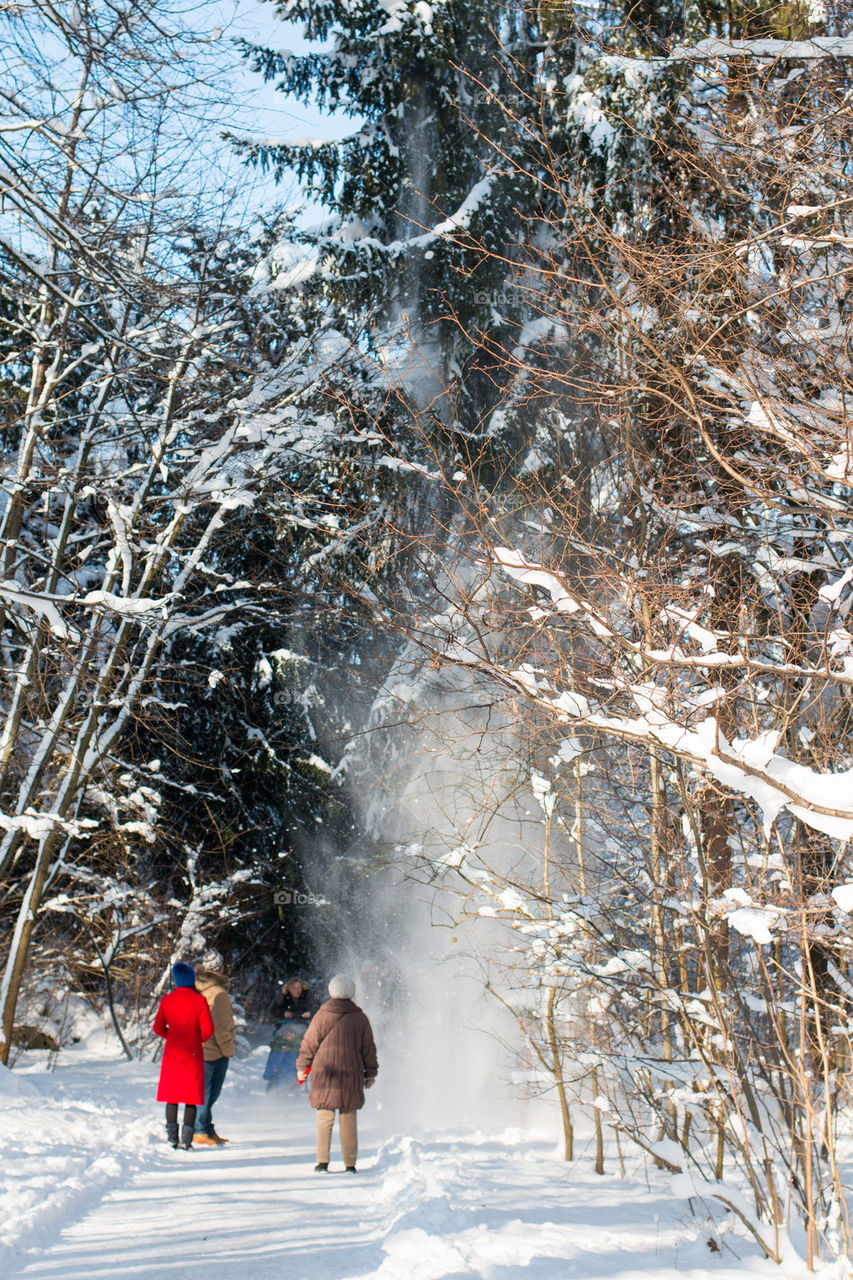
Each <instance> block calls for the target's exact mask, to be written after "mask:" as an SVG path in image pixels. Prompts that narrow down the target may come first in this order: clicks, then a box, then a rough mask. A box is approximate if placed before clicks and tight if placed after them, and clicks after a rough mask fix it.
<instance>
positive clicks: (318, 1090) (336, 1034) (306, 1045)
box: [296, 973, 379, 1173]
mask: <svg viewBox="0 0 853 1280" xmlns="http://www.w3.org/2000/svg"><path fill="white" fill-rule="evenodd" d="M329 995H330V997H331V999H329V1000H327V1001H326V1003H325V1004H324V1005H321V1006H320V1008H319V1009H318V1010H317V1012H316V1013H315V1014H314V1017H313V1018H312V1019H311V1024H310V1026H309V1027H308V1030H307V1031H306V1032H305V1037H304V1039H303V1041H302V1047H301V1049H300V1050H299V1057H298V1058H297V1059H296V1078H297V1080H298V1081H299V1083H300V1084H302V1082H303V1081H304V1080H305V1079H306V1077H307V1076H308V1073H309V1071H310V1072H311V1088H310V1090H309V1093H308V1101H309V1102H310V1103H311V1106H312V1107H314V1108H316V1111H317V1164H316V1165H315V1167H314V1171H315V1173H328V1172H329V1152H330V1150H331V1145H332V1129H333V1128H334V1124H335V1112H336V1111H337V1112H339V1114H340V1129H341V1154H342V1155H343V1158H344V1164H345V1165H346V1171H347V1173H355V1171H356V1170H355V1161H356V1157H357V1155H358V1130H357V1127H356V1112H358V1111H359V1109H360V1108H361V1107H363V1106H364V1091H365V1089H369V1088H370V1086H371V1085H372V1084H373V1082H374V1080H375V1079H376V1073H377V1071H378V1070H379V1064H378V1063H377V1060H376V1045H375V1044H374V1042H373V1032H372V1031H371V1029H370V1023H369V1022H368V1020H367V1014H366V1013H363V1012H362V1010H361V1009H359V1007H358V1005H357V1004H354V1003H353V996H354V995H355V983H354V982H353V981H352V979H351V978H346V977H344V975H343V974H342V973H339V974H336V976H335V977H334V978H332V981H331V982H330V983H329Z"/></svg>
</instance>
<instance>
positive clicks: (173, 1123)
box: [166, 1120, 180, 1150]
mask: <svg viewBox="0 0 853 1280" xmlns="http://www.w3.org/2000/svg"><path fill="white" fill-rule="evenodd" d="M166 1141H167V1142H168V1144H169V1146H170V1147H174V1148H175V1149H176V1150H177V1148H178V1147H179V1146H180V1143H179V1142H178V1122H177V1120H167V1121H166Z"/></svg>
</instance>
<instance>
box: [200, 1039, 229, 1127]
mask: <svg viewBox="0 0 853 1280" xmlns="http://www.w3.org/2000/svg"><path fill="white" fill-rule="evenodd" d="M227 1070H228V1059H227V1058H214V1060H213V1062H205V1064H204V1103H203V1105H202V1106H200V1107H199V1109H198V1111H197V1112H196V1117H195V1131H196V1133H206V1134H208V1136H212V1135H213V1134H214V1133H215V1132H216V1130H215V1129H214V1127H213V1115H212V1114H211V1113H212V1111H213V1104H214V1102H215V1101H216V1099H217V1098H218V1097H219V1095H220V1093H221V1092H222V1086H223V1084H224V1083H225V1072H226V1071H227Z"/></svg>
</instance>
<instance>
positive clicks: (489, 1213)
mask: <svg viewBox="0 0 853 1280" xmlns="http://www.w3.org/2000/svg"><path fill="white" fill-rule="evenodd" d="M264 1056H265V1051H263V1050H258V1051H256V1053H255V1054H253V1055H252V1057H251V1058H249V1059H247V1060H246V1061H244V1062H238V1063H233V1064H232V1069H231V1071H230V1072H229V1077H228V1079H227V1081H226V1085H225V1090H224V1092H223V1095H222V1098H221V1100H220V1102H219V1104H218V1105H217V1109H216V1116H217V1125H218V1126H219V1128H220V1130H221V1132H222V1133H223V1134H224V1135H225V1136H227V1137H229V1138H230V1139H231V1141H230V1142H229V1144H228V1146H226V1147H222V1148H219V1149H217V1150H205V1149H202V1150H195V1151H192V1152H183V1151H172V1150H171V1149H170V1148H169V1147H167V1146H166V1145H165V1143H164V1141H163V1138H162V1123H161V1115H160V1112H161V1108H160V1107H159V1106H158V1105H157V1104H156V1103H155V1102H154V1101H153V1098H154V1093H155V1087H156V1076H157V1069H156V1067H154V1066H153V1065H152V1064H150V1063H143V1064H140V1063H127V1062H123V1061H116V1060H113V1061H110V1060H105V1059H104V1058H100V1059H98V1058H92V1057H91V1056H90V1057H89V1058H88V1060H87V1056H86V1054H85V1053H83V1052H71V1053H64V1054H63V1055H62V1058H61V1059H60V1062H59V1065H58V1066H57V1068H56V1070H55V1071H53V1072H51V1073H48V1072H47V1071H45V1069H44V1067H43V1066H42V1065H41V1064H40V1063H38V1062H37V1061H36V1060H37V1059H40V1058H41V1059H43V1058H46V1055H36V1054H31V1055H29V1062H30V1065H28V1066H26V1067H24V1068H23V1069H22V1070H21V1071H20V1072H18V1071H16V1072H15V1073H14V1074H13V1075H11V1076H10V1075H9V1073H7V1072H5V1071H4V1070H0V1141H1V1142H2V1152H3V1154H2V1159H0V1275H2V1276H3V1277H4V1280H17V1278H18V1277H21V1278H23V1277H26V1280H84V1277H85V1280H114V1278H115V1277H119V1276H121V1277H128V1278H130V1277H137V1278H139V1280H178V1278H180V1280H185V1278H186V1280H235V1277H237V1278H239V1280H357V1278H360V1277H372V1276H375V1277H379V1278H380V1280H450V1277H453V1278H454V1280H459V1278H460V1277H465V1276H480V1277H484V1278H486V1280H504V1278H505V1277H510V1276H519V1277H520V1276H523V1277H526V1278H527V1277H529V1280H546V1278H547V1280H586V1278H587V1277H588V1278H589V1280H593V1278H595V1280H676V1277H690V1278H691V1280H708V1278H710V1277H716V1278H717V1280H746V1278H747V1277H751V1278H755V1277H770V1276H773V1277H776V1278H779V1277H784V1280H793V1278H795V1277H796V1278H797V1280H798V1278H799V1277H800V1276H801V1275H805V1274H806V1273H805V1269H804V1268H803V1267H801V1266H800V1265H799V1264H798V1263H797V1262H796V1261H795V1262H793V1263H791V1264H787V1265H785V1266H784V1267H781V1268H779V1267H776V1266H774V1265H772V1264H771V1263H769V1262H767V1261H766V1260H764V1259H763V1258H761V1257H760V1256H759V1254H758V1250H757V1248H756V1247H755V1245H754V1244H753V1243H752V1242H750V1241H747V1240H743V1239H739V1238H737V1237H734V1236H730V1235H726V1236H724V1237H720V1235H719V1233H718V1232H715V1231H713V1229H712V1227H711V1226H709V1224H708V1222H704V1223H703V1222H702V1221H701V1220H698V1219H696V1218H694V1217H693V1216H692V1215H691V1214H690V1213H689V1212H688V1208H687V1205H686V1204H685V1203H684V1202H683V1201H682V1200H679V1199H677V1198H675V1197H674V1196H673V1194H672V1189H671V1185H670V1182H669V1180H668V1179H667V1177H666V1175H655V1178H656V1179H657V1180H656V1181H652V1182H651V1184H648V1185H647V1183H646V1180H645V1175H644V1173H642V1172H641V1171H640V1170H639V1167H638V1164H637V1161H636V1160H634V1159H632V1160H630V1161H628V1168H627V1171H628V1176H627V1177H626V1178H624V1179H623V1178H620V1177H619V1176H618V1174H617V1173H616V1172H615V1171H614V1172H613V1173H609V1174H607V1175H605V1176H604V1177H596V1176H595V1175H594V1174H593V1172H592V1169H591V1161H590V1158H589V1155H588V1154H586V1155H584V1154H583V1152H581V1155H580V1158H579V1159H578V1160H577V1161H575V1163H574V1164H572V1165H568V1166H567V1165H566V1164H565V1163H564V1162H562V1161H561V1160H559V1159H558V1157H557V1153H556V1152H555V1147H554V1136H555V1135H553V1134H551V1135H549V1137H548V1138H547V1139H546V1137H545V1136H543V1134H542V1133H541V1132H540V1133H539V1134H538V1135H537V1134H535V1133H525V1132H522V1131H521V1130H510V1131H505V1132H503V1133H496V1134H486V1133H482V1132H464V1131H453V1132H445V1133H423V1132H418V1133H413V1134H405V1135H402V1136H400V1134H399V1125H397V1126H394V1125H392V1124H390V1122H384V1121H383V1116H384V1115H385V1114H387V1113H388V1111H389V1108H387V1107H384V1108H383V1107H382V1106H381V1102H382V1090H381V1082H380V1083H379V1084H377V1086H376V1088H375V1089H374V1090H373V1091H372V1092H371V1094H370V1095H368V1101H367V1105H366V1107H365V1110H364V1111H363V1112H362V1113H361V1117H360V1135H359V1136H360V1155H359V1172H358V1174H357V1175H356V1176H355V1177H353V1176H351V1175H345V1174H343V1172H331V1173H329V1174H328V1175H326V1176H323V1175H321V1174H315V1173H314V1172H313V1164H314V1147H313V1137H314V1115H313V1112H312V1111H311V1110H310V1108H309V1107H308V1105H307V1103H306V1100H305V1097H304V1095H303V1094H302V1093H301V1091H300V1092H299V1093H296V1092H293V1093H288V1094H283V1093H282V1092H279V1093H276V1094H272V1095H267V1094H266V1093H265V1092H264V1086H263V1083H262V1081H261V1080H260V1074H261V1070H262V1066H263V1059H264ZM383 1126H385V1127H383ZM394 1128H396V1131H397V1132H396V1136H395V1134H394V1132H390V1131H388V1130H393V1129H394ZM336 1160H337V1163H335V1161H336ZM332 1169H333V1170H335V1169H338V1170H341V1169H342V1166H341V1164H340V1160H339V1154H338V1149H337V1147H336V1146H335V1145H333V1148H332ZM709 1239H711V1241H712V1245H714V1246H717V1245H719V1243H720V1242H722V1248H720V1249H719V1251H715V1250H714V1248H709V1244H708V1241H709Z"/></svg>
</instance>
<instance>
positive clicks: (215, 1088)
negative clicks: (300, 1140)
mask: <svg viewBox="0 0 853 1280" xmlns="http://www.w3.org/2000/svg"><path fill="white" fill-rule="evenodd" d="M223 967H224V966H223V963H222V956H221V955H220V954H219V952H218V951H209V952H208V953H207V954H206V955H205V956H204V957H203V959H202V961H201V964H200V965H199V966H198V967H197V969H196V983H195V985H196V990H197V991H200V992H201V994H202V995H203V996H204V998H205V1000H206V1001H207V1003H208V1007H209V1009H210V1016H211V1018H212V1019H213V1035H212V1036H211V1037H210V1039H209V1040H206V1041H205V1042H204V1103H203V1105H202V1106H200V1107H199V1109H198V1111H197V1112H196V1120H195V1136H194V1137H193V1142H194V1143H195V1144H196V1145H197V1146H200V1147H221V1146H222V1145H223V1143H225V1142H227V1141H228V1139H227V1138H220V1136H219V1134H218V1133H217V1132H216V1129H215V1128H214V1124H213V1104H214V1102H216V1100H217V1098H218V1097H219V1095H220V1093H221V1092H222V1086H223V1084H224V1083H225V1073H226V1072H227V1070H228V1062H229V1059H231V1058H233V1056H234V1050H235V1049H236V1047H237V1032H236V1028H235V1026H234V1010H233V1008H232V1007H231V997H230V996H229V994H228V979H227V978H226V977H225V975H224V974H223V973H222V969H223Z"/></svg>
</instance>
